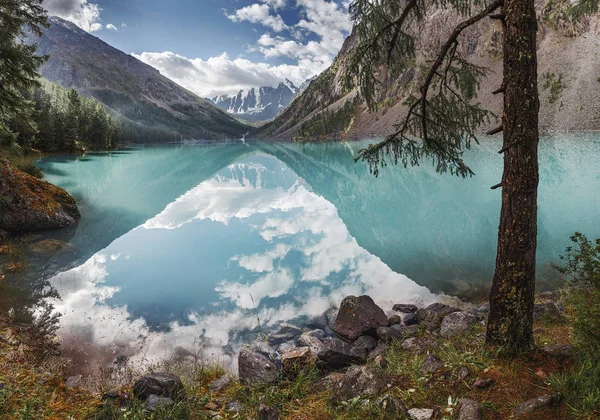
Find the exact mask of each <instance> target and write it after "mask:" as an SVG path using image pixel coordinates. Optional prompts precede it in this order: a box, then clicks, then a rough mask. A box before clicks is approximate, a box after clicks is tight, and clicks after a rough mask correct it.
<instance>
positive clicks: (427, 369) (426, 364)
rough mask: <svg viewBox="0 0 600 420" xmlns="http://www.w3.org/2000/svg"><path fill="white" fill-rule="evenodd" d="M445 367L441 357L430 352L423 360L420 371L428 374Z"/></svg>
mask: <svg viewBox="0 0 600 420" xmlns="http://www.w3.org/2000/svg"><path fill="white" fill-rule="evenodd" d="M443 367H444V363H443V362H442V361H441V360H440V358H439V357H436V356H433V355H431V354H430V355H428V356H426V357H425V359H424V360H423V363H422V364H421V369H420V372H421V374H422V375H426V374H429V373H434V372H436V371H438V370H440V369H441V368H443Z"/></svg>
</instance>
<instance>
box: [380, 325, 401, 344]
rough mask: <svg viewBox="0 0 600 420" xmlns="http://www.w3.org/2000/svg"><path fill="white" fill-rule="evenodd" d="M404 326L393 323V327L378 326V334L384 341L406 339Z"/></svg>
mask: <svg viewBox="0 0 600 420" xmlns="http://www.w3.org/2000/svg"><path fill="white" fill-rule="evenodd" d="M403 331H404V326H402V325H392V326H391V327H379V328H377V336H378V337H379V338H380V339H381V340H383V341H387V342H389V341H394V340H396V341H402V339H404V334H403Z"/></svg>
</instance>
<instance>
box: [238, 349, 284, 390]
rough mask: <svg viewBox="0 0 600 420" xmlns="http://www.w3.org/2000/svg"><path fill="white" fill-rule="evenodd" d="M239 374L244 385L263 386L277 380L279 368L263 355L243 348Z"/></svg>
mask: <svg viewBox="0 0 600 420" xmlns="http://www.w3.org/2000/svg"><path fill="white" fill-rule="evenodd" d="M238 374H239V378H240V382H241V383H242V384H244V385H249V386H257V385H263V384H267V383H270V382H274V381H275V380H276V379H277V367H276V366H275V364H274V363H273V362H272V361H271V360H269V359H267V358H266V357H265V356H263V355H262V354H259V353H255V352H253V351H252V350H250V349H247V348H243V349H242V350H240V354H239V357H238Z"/></svg>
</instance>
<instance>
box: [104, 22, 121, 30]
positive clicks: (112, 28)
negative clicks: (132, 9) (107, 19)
mask: <svg viewBox="0 0 600 420" xmlns="http://www.w3.org/2000/svg"><path fill="white" fill-rule="evenodd" d="M106 29H110V30H111V31H116V32H119V29H118V28H117V27H116V26H115V25H113V24H112V23H109V24H108V25H106Z"/></svg>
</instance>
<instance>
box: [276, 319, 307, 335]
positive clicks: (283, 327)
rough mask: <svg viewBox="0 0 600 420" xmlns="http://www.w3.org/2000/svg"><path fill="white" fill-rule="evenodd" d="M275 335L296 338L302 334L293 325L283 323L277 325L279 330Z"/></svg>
mask: <svg viewBox="0 0 600 420" xmlns="http://www.w3.org/2000/svg"><path fill="white" fill-rule="evenodd" d="M277 334H290V335H293V336H295V337H298V336H299V335H300V334H302V330H301V329H300V328H298V327H296V326H295V325H292V324H289V323H286V322H284V323H282V324H280V325H279V330H278V331H277Z"/></svg>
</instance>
